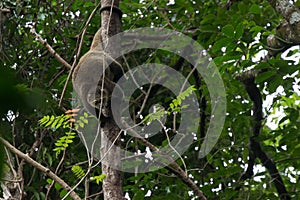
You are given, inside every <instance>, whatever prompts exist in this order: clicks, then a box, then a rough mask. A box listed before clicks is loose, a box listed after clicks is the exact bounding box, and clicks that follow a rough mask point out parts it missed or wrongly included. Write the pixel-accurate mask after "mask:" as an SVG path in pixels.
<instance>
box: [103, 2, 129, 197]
mask: <svg viewBox="0 0 300 200" xmlns="http://www.w3.org/2000/svg"><path fill="white" fill-rule="evenodd" d="M112 3H113V4H112ZM111 6H114V7H117V8H118V7H119V0H114V1H112V0H101V8H106V9H103V10H102V12H101V27H102V34H101V37H102V41H103V43H104V44H103V47H104V51H105V52H106V53H108V54H110V55H111V57H114V55H115V53H118V52H119V51H120V43H118V42H116V41H109V40H107V39H108V38H109V37H111V36H113V35H115V34H117V33H119V32H121V21H120V13H118V12H115V10H113V9H112V7H111ZM112 65H114V64H112ZM111 67H112V68H114V66H111ZM112 71H113V70H112ZM113 72H114V71H113ZM119 132H120V129H119V128H118V126H117V125H116V123H115V122H114V120H113V118H112V117H111V118H110V120H108V121H107V122H106V123H105V124H104V127H103V129H102V133H101V134H102V135H101V158H102V159H103V158H104V159H103V162H102V173H103V174H105V175H106V178H105V179H104V181H103V194H104V200H120V199H123V198H124V197H123V191H122V174H121V172H120V171H119V170H116V168H117V167H118V166H119V165H120V151H119V149H117V148H116V146H119V144H120V137H119V138H117V137H118V135H119ZM114 141H115V143H114ZM111 145H113V147H111Z"/></svg>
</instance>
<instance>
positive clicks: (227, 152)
mask: <svg viewBox="0 0 300 200" xmlns="http://www.w3.org/2000/svg"><path fill="white" fill-rule="evenodd" d="M98 3H99V2H98V1H84V2H83V1H79V0H72V1H45V2H44V1H37V0H28V1H10V0H3V1H1V2H0V41H1V42H0V49H1V51H0V60H1V61H0V63H1V66H0V67H1V75H0V76H1V77H0V78H1V79H0V83H1V84H0V91H1V94H0V95H1V107H0V113H1V115H2V120H1V129H0V131H1V135H2V136H3V138H4V139H5V140H2V141H3V142H4V144H6V147H7V149H11V150H12V152H13V153H5V156H6V159H5V166H6V167H4V168H5V169H4V172H5V174H6V175H9V176H6V175H5V174H4V178H3V179H2V181H1V183H2V185H1V193H0V194H1V195H0V197H3V198H5V195H11V196H14V197H16V198H23V199H45V198H46V197H47V198H48V199H60V198H62V197H63V196H64V195H65V194H66V193H67V191H70V188H72V187H73V186H76V188H75V190H74V191H73V192H71V194H70V196H71V197H72V198H74V199H76V198H77V199H80V198H84V197H86V198H87V199H93V198H96V196H98V197H97V198H100V199H101V198H103V197H102V195H101V194H102V184H101V181H102V179H103V178H104V177H105V176H104V175H103V174H102V171H101V168H100V167H95V168H93V169H90V168H89V160H88V155H87V153H86V150H85V147H84V145H83V144H82V142H81V140H80V138H79V136H78V134H77V133H76V134H75V135H73V133H72V132H70V130H74V127H75V125H78V126H80V125H82V123H83V124H84V123H85V122H86V121H85V120H86V119H90V116H88V115H84V114H82V115H83V116H84V117H83V118H82V121H76V122H73V121H72V120H70V119H71V116H72V115H75V114H81V113H80V112H78V111H76V110H72V112H71V111H69V112H67V113H65V112H66V111H68V110H70V109H72V108H74V105H71V102H72V101H71V99H72V95H71V92H72V87H71V84H68V85H67V86H66V87H64V85H65V83H66V82H67V79H68V75H69V68H70V66H72V65H73V63H75V58H74V57H75V55H77V54H78V52H80V51H79V50H81V52H87V50H88V48H89V46H90V43H91V40H92V38H93V34H94V33H95V32H96V30H97V29H98V28H99V24H100V17H99V13H96V14H95V15H91V13H92V11H93V10H94V9H95V7H96V6H97V5H98ZM119 6H120V9H121V10H122V12H123V17H122V28H123V30H131V29H134V28H139V27H149V26H150V27H163V28H168V29H172V30H177V31H180V32H183V33H185V34H187V35H188V36H190V37H192V38H193V39H194V40H196V41H197V42H199V43H200V44H201V45H202V46H203V47H204V49H206V50H207V53H208V54H209V55H210V56H211V57H212V58H213V61H214V62H215V64H216V65H217V67H218V69H219V72H220V74H221V76H222V78H223V81H224V84H225V87H226V94H227V115H226V121H225V125H224V128H223V132H222V135H221V137H220V138H219V140H218V143H217V145H216V146H215V147H214V149H213V150H212V152H210V153H209V154H208V155H207V156H206V157H205V158H203V159H198V151H199V147H200V145H201V142H202V140H203V138H204V136H205V134H206V130H207V127H208V124H209V119H210V113H211V109H212V108H211V104H210V98H209V94H208V90H207V87H206V85H205V82H204V81H203V79H202V78H201V76H200V75H199V74H193V76H192V78H190V80H189V81H190V83H191V84H192V85H195V88H197V91H196V93H197V97H198V101H199V105H200V110H201V122H200V129H199V131H198V132H197V135H196V137H195V141H194V143H193V145H192V146H191V147H190V148H189V150H188V151H187V152H186V153H185V154H184V155H183V158H184V162H182V160H178V161H177V162H176V166H180V167H181V170H186V171H187V174H188V177H187V179H184V176H181V175H180V173H178V170H180V169H178V168H177V169H176V168H175V169H174V167H172V166H171V167H170V166H169V167H168V168H163V169H160V170H158V171H154V172H148V173H143V174H131V173H124V175H123V177H124V180H123V192H124V194H126V197H128V196H129V197H130V198H131V199H174V198H175V199H195V198H196V195H198V196H199V194H197V193H196V191H197V190H196V189H195V188H193V184H194V185H196V186H197V189H199V190H201V191H202V192H203V194H204V195H205V196H206V197H207V198H208V199H247V198H251V199H253V198H258V199H296V198H297V196H299V188H300V185H299V175H300V172H299V168H300V167H299V165H300V161H299V159H300V157H299V150H300V146H299V133H298V129H299V92H300V91H299V74H298V72H299V46H298V45H299V41H300V39H299V35H300V34H299V30H300V26H299V21H300V17H299V16H300V12H299V9H298V6H299V2H297V1H286V0H277V1H271V0H269V1H256V0H247V1H238V0H236V1H234V0H232V1H230V0H228V1H222V0H219V1H217V0H216V1H204V2H201V3H199V2H194V1H180V0H178V1H175V2H173V1H127V0H124V1H121V2H120V5H119ZM89 17H91V21H90V22H89V23H88V26H87V29H86V34H82V33H83V30H84V27H85V25H86V24H87V22H88V19H89ZM30 30H31V31H30ZM34 30H35V31H36V32H34ZM32 33H33V34H32ZM37 34H39V35H40V37H37V36H38V35H37ZM82 35H84V39H83V43H80V40H81V36H82ZM42 39H44V40H45V41H47V43H45V41H42ZM41 41H42V42H41ZM51 48H52V50H54V51H55V52H56V53H53V51H52V50H51ZM59 57H60V58H63V59H64V60H65V61H66V63H65V64H62V63H61V61H62V59H60V58H59ZM128 61H129V63H128V65H129V66H130V67H132V68H134V67H135V66H137V65H140V64H142V63H145V62H152V61H153V62H155V63H162V64H167V65H168V66H171V67H173V68H174V69H176V70H178V71H180V73H182V74H184V75H187V74H188V73H189V72H191V67H190V64H189V63H188V62H186V61H184V59H182V58H179V57H178V56H176V55H173V54H170V53H168V52H165V51H152V50H141V51H137V52H134V53H133V54H131V55H128ZM145 89H147V86H145ZM166 92H167V91H166V90H164V89H155V88H154V91H153V95H155V98H149V105H152V103H155V101H160V100H161V101H163V102H165V104H166V105H168V103H169V102H168V101H169V100H172V99H174V98H176V97H175V96H174V95H173V96H172V94H169V93H168V94H169V95H168V97H167V98H166V95H165V94H166ZM62 94H63V95H62ZM134 95H135V96H139V95H140V94H139V93H138V92H137V93H135V94H134ZM150 96H151V95H150ZM60 99H61V102H60ZM59 105H60V106H59ZM147 105H148V104H147ZM138 106H139V102H137V103H136V104H135V105H132V107H131V109H132V110H133V111H134V110H135V108H138ZM146 110H147V109H146ZM70 113H71V114H70ZM132 114H133V116H134V112H132ZM142 114H143V115H144V116H146V115H147V114H148V113H142ZM45 116H49V119H48V121H47V120H45V119H46V118H45ZM52 116H53V119H52V121H51V117H52ZM59 116H61V118H58V117H59ZM43 117H44V118H43ZM40 119H44V121H39V120H40ZM58 119H59V120H61V124H59V123H58ZM55 120H57V121H56V124H54V122H55ZM45 121H47V123H45V124H44V125H41V123H39V122H45ZM48 122H51V123H49V124H48ZM81 122H82V123H81ZM58 125H61V126H60V127H59V126H58ZM64 136H66V137H65V138H68V139H67V140H62V138H63V137H64ZM127 139H129V140H131V139H132V138H127ZM6 140H7V141H9V143H10V144H12V145H13V146H9V143H6V142H5V141H6ZM132 140H133V141H134V142H133V144H129V146H127V147H128V148H129V149H130V148H131V149H133V150H134V149H136V148H139V147H141V146H142V147H143V146H145V144H142V143H141V142H139V141H137V140H134V139H132ZM68 141H70V142H71V143H68ZM150 142H151V143H152V144H154V145H156V146H159V145H161V143H164V142H165V143H166V142H167V140H166V138H164V137H161V138H153V139H152V140H151V141H150ZM66 144H68V145H67V147H66V146H63V145H66ZM59 145H61V146H59ZM124 145H125V144H124ZM13 147H15V149H13ZM17 149H19V151H17ZM53 150H54V151H53ZM4 152H6V151H4ZM7 152H9V151H7ZM22 152H23V153H27V154H28V155H29V156H30V157H31V158H32V159H33V160H31V161H29V160H26V159H28V156H27V157H26V156H23V157H22V156H21V157H20V156H19V157H18V156H15V153H16V154H18V155H22V154H21V153H22ZM25 160H26V161H27V162H29V164H27V163H26V162H25ZM35 161H36V162H35ZM37 163H40V164H41V165H37ZM74 166H77V167H74ZM43 167H45V168H43ZM48 169H49V170H50V171H49V170H48ZM172 169H173V170H172ZM50 172H53V174H51V173H50ZM84 178H86V179H84ZM81 179H82V180H84V181H83V182H81V184H77V183H79V180H81ZM52 180H55V181H56V183H54V182H53V181H52ZM60 180H61V181H60ZM188 181H191V182H192V184H187V182H188ZM66 199H70V197H66Z"/></svg>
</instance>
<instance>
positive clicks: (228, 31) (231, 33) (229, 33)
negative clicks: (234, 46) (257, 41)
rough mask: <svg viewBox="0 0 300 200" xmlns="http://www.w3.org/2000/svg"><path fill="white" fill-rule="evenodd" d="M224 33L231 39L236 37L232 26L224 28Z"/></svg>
mask: <svg viewBox="0 0 300 200" xmlns="http://www.w3.org/2000/svg"><path fill="white" fill-rule="evenodd" d="M222 33H224V35H226V36H227V37H229V38H233V37H234V27H233V26H232V25H231V24H227V25H226V26H224V27H223V28H222Z"/></svg>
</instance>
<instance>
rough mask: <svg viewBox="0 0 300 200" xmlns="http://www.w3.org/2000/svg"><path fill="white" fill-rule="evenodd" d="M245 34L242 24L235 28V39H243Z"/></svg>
mask: <svg viewBox="0 0 300 200" xmlns="http://www.w3.org/2000/svg"><path fill="white" fill-rule="evenodd" d="M243 34H244V24H243V23H242V22H241V23H239V24H238V25H237V26H236V28H235V38H236V39H241V38H242V36H243Z"/></svg>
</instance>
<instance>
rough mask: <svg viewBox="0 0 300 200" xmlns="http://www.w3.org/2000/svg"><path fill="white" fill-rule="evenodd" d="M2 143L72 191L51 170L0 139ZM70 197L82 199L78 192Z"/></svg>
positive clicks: (72, 193) (77, 199) (76, 199)
mask: <svg viewBox="0 0 300 200" xmlns="http://www.w3.org/2000/svg"><path fill="white" fill-rule="evenodd" d="M0 140H1V142H2V143H3V144H4V146H6V147H7V148H8V149H9V150H10V151H11V152H13V153H15V154H16V155H17V156H19V157H20V158H22V159H24V160H25V161H26V162H27V163H29V164H31V165H32V166H33V167H35V168H37V169H38V170H40V171H41V172H43V173H45V174H47V175H48V176H49V177H50V178H52V179H53V180H54V181H56V182H57V183H58V184H60V185H61V186H62V187H63V188H64V189H65V190H66V191H70V190H71V187H70V186H69V185H68V184H67V183H66V182H65V181H64V180H62V179H61V178H60V177H58V176H57V175H56V174H55V173H53V172H52V171H51V170H50V169H48V168H46V167H44V166H43V165H41V164H40V163H38V162H36V161H35V160H33V159H32V158H30V157H29V156H28V155H26V154H24V153H23V152H21V151H19V150H18V149H16V148H15V147H14V146H12V145H11V144H10V143H9V142H8V141H6V140H5V139H3V138H2V137H0ZM70 196H71V197H72V198H73V199H75V200H81V198H80V197H79V196H78V195H77V194H76V192H74V191H72V192H71V193H70Z"/></svg>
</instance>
